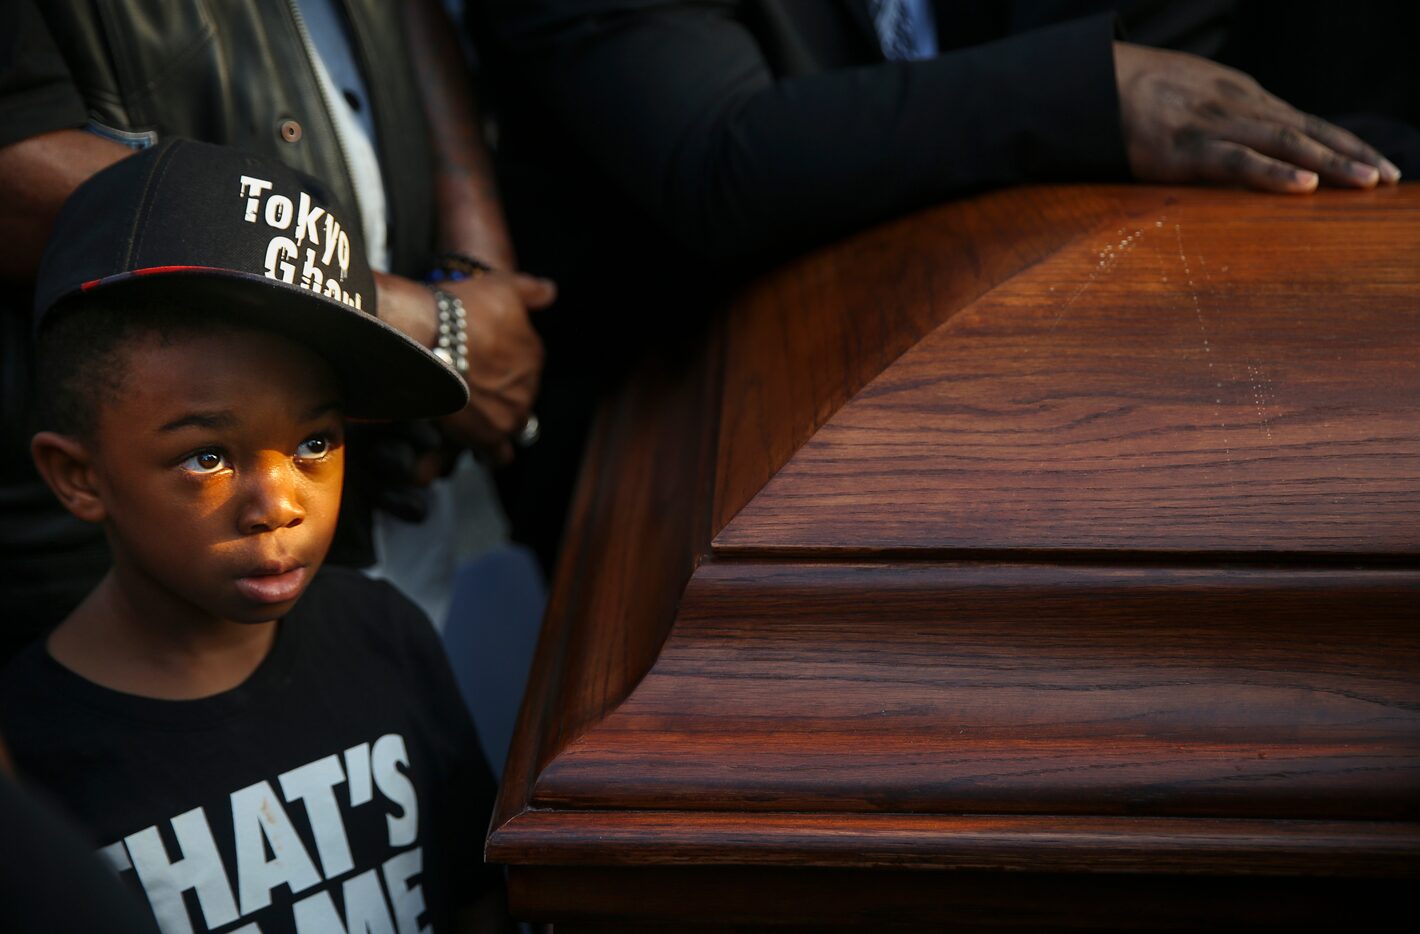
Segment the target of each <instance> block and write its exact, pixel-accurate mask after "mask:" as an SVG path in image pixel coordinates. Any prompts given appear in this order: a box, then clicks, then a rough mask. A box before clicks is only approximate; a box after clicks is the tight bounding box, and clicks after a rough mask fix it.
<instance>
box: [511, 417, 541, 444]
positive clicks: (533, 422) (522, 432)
mask: <svg viewBox="0 0 1420 934" xmlns="http://www.w3.org/2000/svg"><path fill="white" fill-rule="evenodd" d="M541 437H542V425H541V423H539V422H538V420H537V416H536V415H529V416H528V420H527V421H525V422H523V427H522V428H520V429H518V433H517V434H516V435H514V436H513V443H514V444H516V445H517V446H518V447H520V448H530V447H532V446H533V445H534V444H537V439H538V438H541Z"/></svg>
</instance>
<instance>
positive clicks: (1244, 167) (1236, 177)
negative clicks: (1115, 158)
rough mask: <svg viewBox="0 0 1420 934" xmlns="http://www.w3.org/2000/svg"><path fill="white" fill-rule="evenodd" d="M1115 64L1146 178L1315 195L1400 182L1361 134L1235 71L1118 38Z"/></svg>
mask: <svg viewBox="0 0 1420 934" xmlns="http://www.w3.org/2000/svg"><path fill="white" fill-rule="evenodd" d="M1114 69H1115V80H1116V81H1117V82H1118V85H1119V106H1120V119H1121V121H1122V123H1123V127H1124V139H1125V145H1126V148H1127V153H1128V157H1129V168H1130V169H1131V170H1132V171H1133V173H1134V176H1135V177H1136V178H1138V179H1141V180H1143V181H1156V182H1187V181H1194V180H1197V179H1203V180H1207V181H1213V182H1222V183H1225V184H1238V185H1246V186H1248V187H1250V188H1257V189H1260V190H1263V191H1279V192H1310V191H1314V190H1315V189H1316V187H1317V183H1318V181H1325V182H1326V183H1327V184H1329V185H1340V186H1344V187H1350V188H1370V187H1372V186H1373V185H1375V184H1376V183H1377V182H1382V181H1383V182H1395V181H1398V180H1399V179H1400V170H1399V169H1397V168H1396V167H1395V166H1394V165H1392V164H1391V163H1390V161H1388V160H1387V159H1385V158H1384V157H1383V156H1381V154H1380V153H1378V152H1376V150H1374V149H1373V148H1371V147H1370V146H1368V145H1366V144H1365V143H1363V142H1362V141H1361V140H1360V139H1358V138H1356V137H1355V136H1354V135H1352V134H1351V133H1348V132H1347V131H1345V130H1343V129H1341V128H1340V127H1337V126H1333V125H1332V124H1330V123H1327V122H1326V121H1325V120H1322V119H1320V118H1319V117H1314V116H1311V115H1310V114H1304V113H1302V112H1301V111H1299V110H1297V109H1295V108H1294V107H1292V106H1291V105H1290V104H1288V103H1287V102H1286V101H1283V100H1281V99H1279V98H1277V97H1274V96H1272V95H1271V94H1269V93H1267V92H1266V91H1264V90H1263V89H1262V87H1261V85H1259V84H1258V83H1257V82H1256V81H1254V80H1253V79H1252V78H1250V77H1248V76H1247V75H1245V74H1243V73H1242V72H1240V71H1237V70H1235V69H1232V68H1228V67H1226V66H1223V65H1219V64H1216V63H1214V62H1210V61H1208V60H1207V59H1203V58H1199V57H1198V56H1195V55H1188V54H1186V53H1183V52H1169V51H1164V50H1162V49H1151V48H1147V47H1145V46H1140V45H1131V44H1129V43H1125V42H1116V43H1115V44H1114Z"/></svg>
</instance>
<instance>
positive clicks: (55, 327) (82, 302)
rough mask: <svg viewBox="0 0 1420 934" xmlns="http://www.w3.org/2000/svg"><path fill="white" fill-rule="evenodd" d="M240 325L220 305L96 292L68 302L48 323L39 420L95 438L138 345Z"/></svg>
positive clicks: (42, 341)
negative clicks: (205, 307) (203, 307)
mask: <svg viewBox="0 0 1420 934" xmlns="http://www.w3.org/2000/svg"><path fill="white" fill-rule="evenodd" d="M236 326H238V324H237V322H236V321H235V320H234V319H233V318H231V317H229V316H227V315H223V314H221V313H220V312H212V313H207V314H203V315H194V314H192V312H191V310H184V309H179V308H176V307H173V306H171V305H165V304H162V303H157V302H143V303H136V304H132V305H125V304H123V303H120V302H115V301H110V300H109V299H108V298H107V297H94V298H84V299H79V300H76V301H71V302H69V303H67V304H66V305H65V307H63V308H61V309H57V310H55V311H54V312H53V313H52V314H50V315H48V316H47V317H46V319H45V321H44V325H43V326H42V327H41V328H40V332H39V336H38V347H37V351H36V358H37V360H36V378H35V384H36V385H35V391H36V395H37V400H38V409H39V411H38V413H37V420H38V424H37V425H36V427H37V428H39V429H42V430H49V431H57V432H59V433H60V434H65V435H70V436H72V437H76V438H81V439H83V440H85V441H92V440H93V437H94V432H95V430H96V429H97V427H98V417H99V410H100V408H101V407H102V406H103V404H104V402H105V400H106V399H111V398H113V397H114V396H116V395H117V394H118V393H120V392H122V391H123V389H124V386H125V382H126V380H127V376H128V353H129V351H130V349H131V348H132V347H133V345H134V344H136V343H138V342H139V341H141V340H143V339H145V338H148V337H151V336H156V337H157V338H158V339H159V340H160V341H162V342H163V343H169V342H171V341H174V340H179V339H181V338H183V337H188V336H193V335H197V334H207V333H211V332H212V331H214V330H224V329H228V328H232V327H236Z"/></svg>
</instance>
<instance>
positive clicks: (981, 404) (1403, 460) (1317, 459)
mask: <svg viewBox="0 0 1420 934" xmlns="http://www.w3.org/2000/svg"><path fill="white" fill-rule="evenodd" d="M1181 198H1182V196H1180V198H1179V199H1174V198H1172V197H1170V196H1167V195H1163V194H1161V193H1154V194H1153V195H1152V197H1150V195H1149V193H1148V192H1147V191H1136V192H1134V193H1133V197H1132V198H1131V199H1129V200H1128V202H1127V210H1128V213H1127V215H1124V214H1121V215H1119V216H1117V217H1115V218H1113V219H1111V220H1110V221H1109V222H1108V223H1104V224H1102V225H1101V226H1099V227H1097V228H1096V229H1095V230H1093V231H1091V232H1090V233H1089V234H1088V235H1086V236H1083V237H1081V238H1079V239H1078V240H1077V241H1076V242H1075V243H1073V244H1071V245H1070V246H1069V247H1067V248H1064V249H1061V250H1059V251H1058V252H1057V253H1055V255H1053V256H1051V257H1050V258H1049V259H1047V260H1044V261H1042V262H1040V263H1038V264H1036V265H1035V266H1033V267H1032V268H1030V269H1029V270H1027V271H1025V272H1023V273H1021V274H1019V275H1017V276H1015V277H1014V278H1012V279H1011V280H1010V281H1009V282H1007V283H1005V284H1003V285H1001V286H999V287H997V288H995V289H994V290H992V291H991V292H989V293H988V294H986V295H985V296H984V297H982V298H980V299H978V300H977V301H976V302H974V303H973V304H971V305H970V306H969V307H967V308H966V309H965V310H963V311H961V312H959V313H956V314H955V315H954V316H953V317H951V319H950V320H949V321H948V323H946V324H945V325H943V326H941V327H939V328H938V329H937V330H936V331H934V332H932V333H931V334H930V335H928V336H927V337H926V338H924V339H923V340H922V341H921V342H919V343H918V344H916V346H914V347H913V348H912V349H911V350H910V351H908V352H907V353H906V354H904V355H903V356H902V357H901V358H900V359H898V360H897V361H896V362H894V363H893V364H891V365H890V366H888V367H887V369H886V370H884V371H883V372H882V373H881V374H880V375H879V376H877V378H875V379H874V380H872V382H870V383H869V384H868V385H867V386H866V388H864V389H863V391H862V392H861V393H859V394H858V395H857V396H856V397H855V398H854V399H853V400H852V401H851V402H849V403H848V404H847V405H846V406H844V407H843V408H842V409H840V410H839V411H838V412H837V413H836V414H834V415H833V416H832V417H831V418H829V419H828V420H827V421H826V423H825V424H823V426H822V427H821V428H820V429H819V430H818V431H817V433H815V434H814V435H813V437H812V438H811V439H809V440H808V441H807V443H805V444H803V446H802V447H801V448H799V449H798V450H797V452H796V453H794V454H793V456H792V457H791V458H789V460H788V462H787V464H786V465H785V466H784V467H783V468H782V469H781V470H780V471H779V472H778V473H777V474H776V475H775V476H774V478H773V479H772V480H770V481H769V483H768V484H767V486H765V487H764V488H763V490H762V491H760V492H758V494H757V495H756V496H755V497H754V498H753V500H752V501H751V502H749V503H748V505H746V506H745V507H744V508H743V509H742V510H741V511H740V512H739V514H737V515H736V516H735V517H734V519H733V520H732V521H730V522H729V523H728V525H727V526H726V527H724V528H723V530H722V531H721V532H720V533H719V535H718V536H717V537H716V540H715V547H716V550H717V552H719V553H722V554H729V553H734V554H742V553H746V552H754V553H763V552H783V551H790V552H800V553H801V552H804V551H816V550H832V551H853V552H861V551H863V550H865V549H886V550H913V551H930V552H935V553H937V554H962V553H982V552H1000V551H1006V550H1010V551H1019V550H1030V551H1120V550H1124V551H1163V552H1175V553H1178V552H1185V553H1186V552H1208V553H1220V552H1232V553H1237V554H1249V553H1254V554H1255V553H1259V552H1266V553H1304V554H1347V555H1371V554H1376V555H1380V554H1385V555H1413V554H1414V553H1415V552H1416V551H1417V549H1420V482H1416V481H1417V478H1420V418H1417V417H1416V416H1417V413H1420V197H1416V196H1415V190H1414V189H1412V188H1401V189H1395V188H1387V189H1385V190H1379V191H1374V192H1365V193H1348V192H1327V193H1324V194H1323V195H1322V196H1319V197H1316V198H1292V199H1285V198H1283V199H1279V198H1275V197H1267V196H1262V195H1248V194H1242V193H1235V192H1199V193H1192V194H1189V195H1188V197H1187V200H1181ZM1170 201H1172V202H1173V203H1169V202H1170ZM1146 208H1147V210H1146ZM941 240H942V245H943V246H944V247H946V246H948V245H949V244H950V242H951V241H950V239H949V238H948V237H947V236H943V237H942V238H941ZM792 287H793V286H792V283H787V282H786V283H782V284H780V290H781V291H788V290H790V289H791V288H792ZM928 294H929V293H928V292H927V290H925V289H922V290H919V295H921V296H922V300H929V299H928V298H927V296H928ZM883 300H884V301H891V300H892V298H891V297H890V296H888V295H885V296H883ZM830 369H831V368H830ZM795 376H796V377H798V378H804V379H805V380H806V381H809V382H812V381H814V380H815V377H813V376H809V375H806V374H804V373H798V374H795ZM818 378H819V379H825V378H827V377H826V376H821V377H818ZM726 392H727V400H728V399H729V398H730V397H731V396H732V395H733V394H734V393H735V390H734V389H733V388H732V387H729V386H727V387H726ZM738 407H739V404H738V402H734V403H732V402H730V401H727V403H726V406H725V409H724V412H725V413H726V414H725V416H724V417H726V418H730V417H732V416H731V414H730V413H732V412H733V411H736V410H737V409H738Z"/></svg>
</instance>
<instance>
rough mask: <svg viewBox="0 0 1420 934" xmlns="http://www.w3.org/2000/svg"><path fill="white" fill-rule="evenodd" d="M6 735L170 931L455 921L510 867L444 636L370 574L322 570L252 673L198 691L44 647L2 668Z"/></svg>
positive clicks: (380, 927)
mask: <svg viewBox="0 0 1420 934" xmlns="http://www.w3.org/2000/svg"><path fill="white" fill-rule="evenodd" d="M0 733H3V735H4V736H5V738H6V741H7V742H8V743H9V745H10V748H11V751H12V753H13V756H14V759H15V763H16V767H17V769H18V770H19V772H20V773H21V775H22V776H23V777H24V778H25V779H27V780H28V781H29V782H31V783H34V784H37V785H40V786H42V787H44V788H46V789H47V790H48V791H49V792H50V793H51V794H53V795H54V796H55V797H56V798H58V799H59V801H60V802H61V803H63V804H64V805H65V806H66V807H68V809H69V810H70V811H71V812H72V813H73V814H74V815H75V816H76V817H78V819H79V820H80V822H81V823H82V824H84V825H85V827H86V828H87V829H88V830H89V832H90V833H91V834H92V836H93V838H94V841H95V843H96V845H97V847H98V848H99V851H100V853H101V854H102V855H103V856H104V857H105V858H106V859H107V860H108V861H109V862H110V864H112V865H113V866H115V867H116V868H117V869H118V870H119V875H120V877H121V878H122V879H124V880H125V881H128V882H130V883H131V884H132V885H134V886H136V887H137V888H138V889H139V890H140V891H141V892H142V893H143V894H145V895H146V896H147V899H148V902H149V904H150V905H151V906H152V909H153V913H154V916H155V917H156V919H157V921H158V924H159V927H160V928H161V929H162V930H163V931H164V932H165V934H172V932H186V931H208V930H210V931H222V932H240V934H257V932H258V931H260V932H261V934H277V932H282V931H301V932H316V931H319V932H326V931H346V930H350V931H365V930H367V929H368V930H370V931H389V932H392V934H393V932H395V931H399V932H405V931H416V930H418V931H431V930H432V931H436V932H438V931H447V930H449V921H448V919H449V916H450V914H451V910H452V907H453V906H455V905H457V904H462V903H466V902H468V901H471V900H472V899H473V898H474V897H475V896H477V895H478V894H479V893H480V892H481V891H482V890H483V889H484V888H485V887H486V886H488V885H491V884H494V882H495V880H496V878H497V876H496V870H494V869H493V868H492V867H488V866H485V865H484V864H483V862H482V855H481V854H482V842H483V837H484V834H485V832H486V830H487V824H488V818H489V814H490V811H491V807H492V800H493V781H492V777H491V775H490V774H489V772H488V769H487V766H486V765H484V763H483V760H482V758H481V755H480V753H479V749H478V741H477V736H476V734H475V732H474V726H473V722H472V720H471V719H470V718H469V715H468V713H467V711H466V709H465V708H464V706H463V702H462V701H461V699H460V697H459V693H458V689H457V687H456V686H455V683H454V679H453V675H452V673H451V672H450V671H449V667H448V662H447V659H446V658H445V656H444V654H443V649H442V646H441V645H440V643H439V640H438V637H437V635H436V634H435V632H434V630H433V628H432V627H431V626H430V625H429V623H428V621H427V620H426V619H425V618H424V617H423V615H422V614H421V613H420V611H419V610H418V609H416V608H415V607H414V606H413V605H412V604H410V603H409V602H408V601H407V600H406V599H405V598H404V597H402V596H401V595H400V594H399V593H398V592H397V591H395V589H394V588H393V587H390V586H389V585H388V584H385V583H383V582H379V581H371V580H368V579H367V578H365V577H364V576H363V575H361V574H359V573H357V572H354V571H349V570H343V569H336V568H327V569H325V570H323V571H322V572H321V573H320V574H318V575H317V576H316V579H315V580H314V581H313V582H312V584H311V587H310V589H309V590H308V591H307V593H306V595H305V596H304V597H303V598H302V599H301V601H300V603H298V604H297V606H296V608H295V609H294V610H293V611H292V612H291V613H290V615H289V616H288V617H287V618H286V619H285V620H283V621H282V622H281V624H280V625H279V628H278V629H277V634H276V639H275V643H274V644H273V646H272V649H271V651H270V653H269V654H268V656H267V657H266V659H265V660H264V661H263V662H262V663H261V665H260V666H258V668H257V669H256V671H255V672H253V673H252V675H251V677H249V678H248V679H247V680H246V681H245V682H244V683H243V684H241V685H240V686H238V687H236V688H234V689H232V690H230V691H227V692H224V693H222V694H217V695H214V696H212V697H207V698H202V699H200V700H192V701H165V700H154V699H152V698H145V697H139V696H136V695H132V694H123V693H120V692H117V691H112V690H109V689H107V688H103V687H100V686H99V685H96V684H94V683H93V682H90V681H88V680H86V679H84V678H81V677H80V676H78V675H76V674H74V673H73V672H71V671H69V670H68V669H66V668H64V667H63V666H62V665H60V664H59V663H58V662H56V661H55V660H54V659H53V658H51V657H50V655H49V654H48V653H47V652H46V651H45V650H44V646H43V644H42V643H35V644H34V645H31V646H30V647H29V648H28V649H26V650H25V651H24V652H22V653H21V654H20V655H19V656H18V657H17V658H16V659H15V660H14V662H12V664H11V665H10V667H9V668H8V669H7V670H6V671H5V673H4V675H3V676H0Z"/></svg>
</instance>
